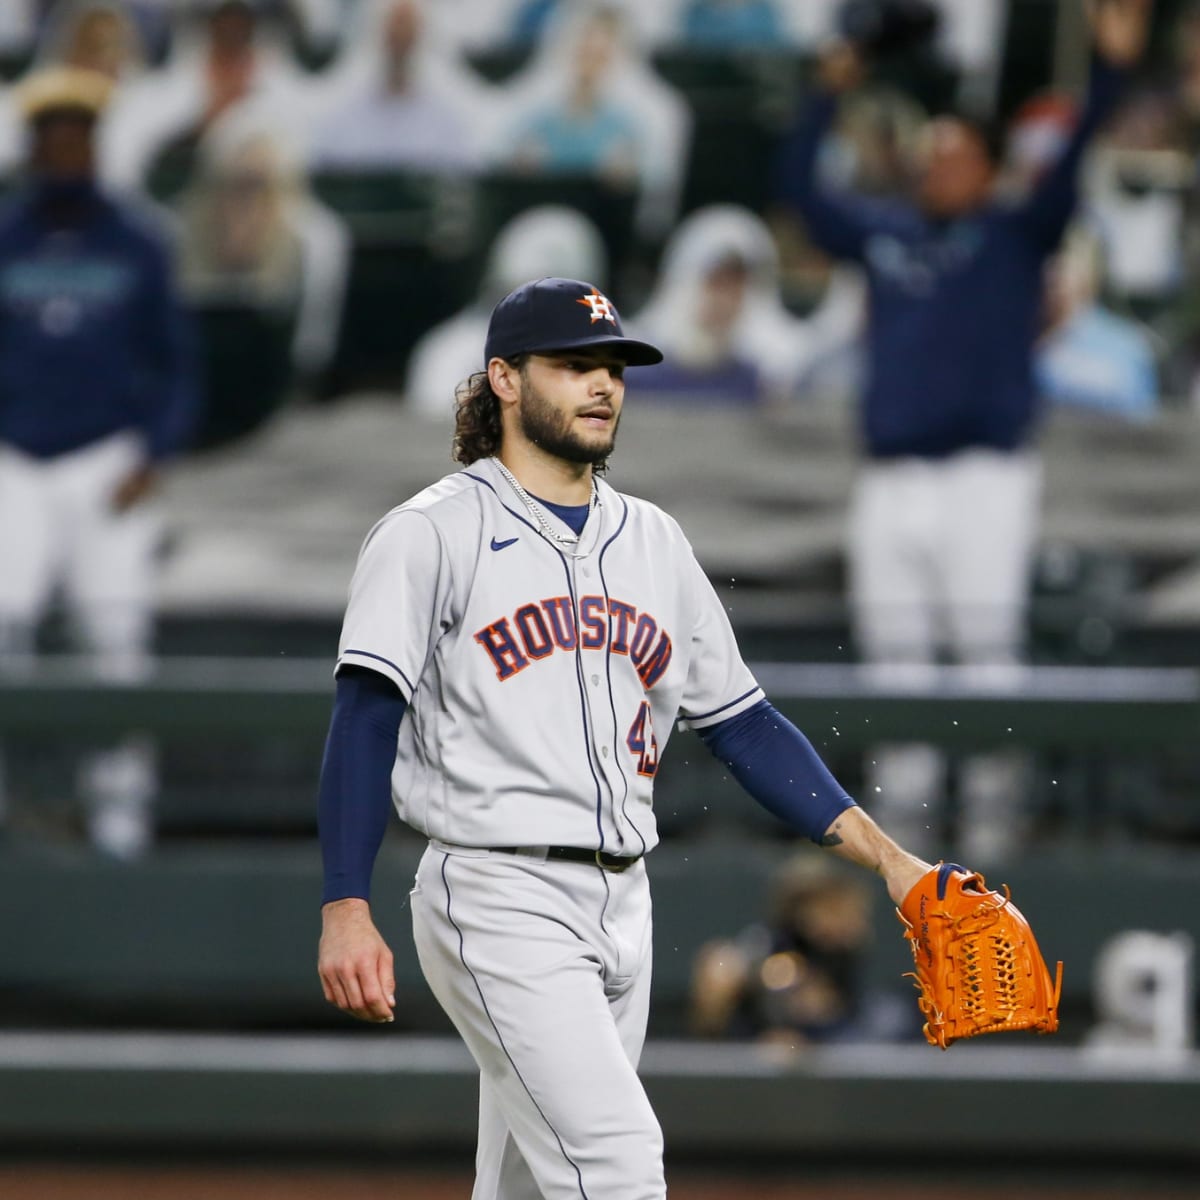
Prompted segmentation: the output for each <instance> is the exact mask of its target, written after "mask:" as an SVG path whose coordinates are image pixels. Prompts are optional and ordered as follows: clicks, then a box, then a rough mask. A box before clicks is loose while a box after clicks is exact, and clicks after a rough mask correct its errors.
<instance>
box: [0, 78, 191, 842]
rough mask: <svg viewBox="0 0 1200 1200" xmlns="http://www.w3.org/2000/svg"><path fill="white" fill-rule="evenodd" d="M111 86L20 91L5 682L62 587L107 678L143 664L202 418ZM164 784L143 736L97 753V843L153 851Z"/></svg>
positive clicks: (8, 258) (1, 245)
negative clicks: (129, 186) (116, 167)
mask: <svg viewBox="0 0 1200 1200" xmlns="http://www.w3.org/2000/svg"><path fill="white" fill-rule="evenodd" d="M111 88H112V81H111V80H110V79H108V77H107V76H105V75H102V74H100V73H98V72H95V71H89V70H84V69H82V68H78V67H60V68H52V69H47V70H46V71H41V72H37V73H35V74H34V75H33V76H31V77H30V78H29V80H27V81H26V83H25V84H24V85H23V86H22V88H21V89H20V90H19V92H18V94H17V100H18V102H19V105H20V109H21V112H22V115H23V117H24V120H25V123H26V127H27V133H28V147H29V154H28V164H27V165H28V176H29V178H28V181H27V183H26V186H24V187H23V188H21V189H20V190H19V191H18V193H17V194H16V195H15V196H14V197H13V199H12V200H11V202H10V203H8V204H6V205H5V207H4V208H3V210H2V211H0V564H2V565H0V670H8V669H12V668H17V667H21V666H23V665H24V664H26V663H27V662H28V660H29V658H30V656H31V654H32V651H33V646H34V641H35V633H36V630H37V625H38V622H39V621H40V620H41V618H42V616H43V615H44V613H45V611H46V610H47V608H48V607H49V604H50V601H51V599H52V598H53V596H54V595H55V593H56V592H57V591H61V592H62V594H63V599H64V601H65V603H66V607H67V609H68V610H69V613H70V615H71V617H72V625H73V627H74V630H75V632H76V634H77V636H78V641H79V643H80V644H81V646H82V647H83V648H84V649H85V650H86V651H87V652H88V653H89V654H90V656H91V658H92V662H93V665H94V667H95V669H96V670H97V672H98V673H99V674H101V675H102V676H103V677H104V678H107V679H122V680H128V679H130V678H135V677H137V676H138V675H139V674H140V673H141V672H142V671H143V670H144V669H145V667H146V666H147V661H148V655H149V649H150V639H151V635H152V624H153V601H154V579H155V559H156V556H157V550H158V546H159V542H160V523H161V518H160V514H159V512H158V509H157V506H156V505H155V504H154V502H153V495H154V492H155V489H156V486H157V483H158V481H159V479H160V478H161V475H162V471H163V468H164V466H165V464H166V463H167V462H169V460H170V459H171V458H172V457H173V456H174V455H175V454H177V453H178V452H179V451H180V450H181V449H182V448H183V447H184V446H185V445H186V444H187V440H188V437H189V435H190V432H191V430H192V429H193V428H194V426H195V423H196V418H197V411H198V400H199V397H198V394H197V388H196V361H195V353H194V347H193V340H192V337H191V332H190V325H189V322H188V321H187V319H186V316H185V314H184V312H183V309H182V307H181V305H180V303H179V298H178V295H177V292H176V290H175V287H174V284H173V282H172V278H171V275H172V271H171V261H170V255H169V252H168V249H167V247H166V245H165V244H164V243H163V241H162V239H161V237H160V236H159V235H158V234H157V233H156V232H154V231H153V230H152V229H151V227H150V226H149V224H148V223H147V221H146V219H145V218H144V216H143V215H142V214H141V212H139V211H138V209H137V208H136V207H134V206H132V205H130V204H128V203H126V202H125V201H122V200H119V199H117V198H116V197H114V196H111V195H109V194H107V193H106V192H105V191H104V190H103V189H102V188H101V187H100V186H99V185H98V184H97V182H96V177H95V176H96V149H95V145H96V136H97V133H98V123H99V121H100V119H101V116H102V114H103V112H104V110H105V106H106V104H107V102H108V100H109V95H110V92H111ZM155 785H156V779H155V771H154V764H153V755H152V753H151V748H150V747H149V746H148V745H147V744H146V742H145V741H144V739H140V738H129V739H125V740H123V741H122V742H121V743H120V744H119V745H117V746H114V747H112V748H110V749H106V750H103V751H100V752H98V753H96V754H89V755H88V756H87V757H86V759H85V761H84V762H83V763H82V765H81V769H80V791H81V798H82V799H83V801H84V803H85V814H84V815H85V819H86V821H87V825H88V832H89V835H90V837H91V839H92V841H93V843H94V844H95V845H96V846H98V847H99V848H101V849H103V850H105V851H106V852H108V853H110V854H113V855H116V856H118V857H126V858H128V857H133V856H135V855H136V854H138V853H140V852H141V851H142V850H144V849H145V848H146V845H147V843H148V841H149V839H150V835H151V814H150V811H149V806H150V804H151V801H152V799H153V794H154V791H155Z"/></svg>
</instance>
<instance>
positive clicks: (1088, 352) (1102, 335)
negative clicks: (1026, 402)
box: [1034, 229, 1158, 421]
mask: <svg viewBox="0 0 1200 1200" xmlns="http://www.w3.org/2000/svg"><path fill="white" fill-rule="evenodd" d="M1100 278H1101V262H1100V249H1099V246H1098V245H1097V243H1096V239H1095V237H1094V236H1092V235H1091V234H1089V233H1087V232H1085V231H1084V230H1082V229H1077V230H1075V231H1074V233H1073V234H1072V235H1071V236H1070V237H1069V238H1068V239H1067V241H1066V243H1065V244H1064V246H1063V248H1062V250H1060V251H1059V253H1058V254H1057V255H1056V256H1055V257H1054V258H1053V259H1052V260H1051V262H1050V264H1049V267H1048V270H1047V280H1046V329H1045V332H1044V333H1043V334H1042V337H1041V340H1040V341H1039V343H1038V348H1037V359H1036V362H1035V367H1034V371H1035V378H1036V381H1037V387H1038V391H1039V392H1040V393H1041V396H1042V399H1043V400H1045V401H1048V402H1049V403H1051V404H1062V405H1069V406H1071V407H1073V408H1084V409H1090V410H1092V411H1094V412H1102V413H1107V414H1108V415H1110V416H1114V417H1125V418H1128V419H1130V420H1135V421H1136V420H1145V419H1146V418H1147V417H1150V416H1153V415H1154V413H1155V411H1156V410H1157V408H1158V382H1157V367H1156V363H1155V354H1154V345H1153V343H1152V341H1151V339H1150V335H1149V333H1148V332H1147V330H1145V329H1144V328H1143V327H1142V326H1141V325H1139V324H1137V322H1135V321H1131V320H1128V319H1127V318H1125V317H1121V316H1118V315H1117V314H1116V313H1113V312H1109V311H1108V309H1106V308H1104V307H1103V306H1102V305H1101V304H1100V303H1099V302H1098V301H1097V299H1096V296H1097V292H1098V290H1099V285H1100Z"/></svg>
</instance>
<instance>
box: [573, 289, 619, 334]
mask: <svg viewBox="0 0 1200 1200" xmlns="http://www.w3.org/2000/svg"><path fill="white" fill-rule="evenodd" d="M575 303H576V304H584V305H586V306H587V307H588V308H590V309H591V310H592V322H591V323H592V324H593V325H595V323H596V322H597V321H600V320H604V321H607V322H608V323H609V324H610V325H615V324H616V323H617V314H616V312H615V311H614V310H613V306H612V304H611V303H610V301H609V299H608V297H607V296H602V295H600V293H599V292H597V291H596V290H595V289H593V290H592V291H590V292H588V294H587V295H586V296H583V297H581V298H580V299H579V300H576V301H575Z"/></svg>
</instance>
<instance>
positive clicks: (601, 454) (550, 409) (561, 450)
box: [517, 376, 621, 471]
mask: <svg viewBox="0 0 1200 1200" xmlns="http://www.w3.org/2000/svg"><path fill="white" fill-rule="evenodd" d="M517 416H518V419H519V420H520V422H521V432H522V433H523V434H524V435H525V436H526V437H527V438H528V439H529V440H530V441H531V442H532V443H533V444H534V445H535V446H537V447H539V448H540V449H542V450H544V451H545V452H546V453H547V454H552V455H553V456H554V457H555V458H561V459H562V460H563V461H564V462H571V463H585V464H587V465H589V466H592V467H595V468H597V469H598V470H601V471H602V470H603V469H604V467H605V465H606V464H607V461H608V456H609V455H610V454H611V453H612V451H613V445H614V444H615V442H616V440H617V426H618V425H619V424H620V421H621V418H620V416H619V415H618V416H616V417H614V418H613V423H612V428H611V429H610V430H609V432H608V434H607V436H606V435H605V434H603V433H599V432H597V433H596V434H595V435H594V436H592V437H587V436H586V435H584V434H580V433H578V432H576V431H575V430H574V429H572V428H571V423H572V421H573V420H574V417H573V416H568V415H567V414H566V413H564V412H563V411H562V410H561V409H558V408H556V407H555V406H554V405H553V404H551V403H550V401H549V400H547V399H546V397H545V396H544V395H543V394H542V393H541V392H539V391H538V389H537V388H536V387H534V386H533V384H532V383H530V381H529V377H528V376H525V378H524V379H523V380H522V382H521V402H520V405H519V406H518V409H517Z"/></svg>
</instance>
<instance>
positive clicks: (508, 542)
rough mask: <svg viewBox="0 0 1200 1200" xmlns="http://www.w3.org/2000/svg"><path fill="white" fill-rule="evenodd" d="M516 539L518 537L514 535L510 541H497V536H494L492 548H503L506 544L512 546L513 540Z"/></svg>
mask: <svg viewBox="0 0 1200 1200" xmlns="http://www.w3.org/2000/svg"><path fill="white" fill-rule="evenodd" d="M516 540H517V539H516V538H515V537H514V538H509V539H508V541H506V542H498V541H496V539H495V538H492V549H493V550H503V549H504V548H505V547H506V546H511V545H512V544H513V542H515V541H516Z"/></svg>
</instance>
